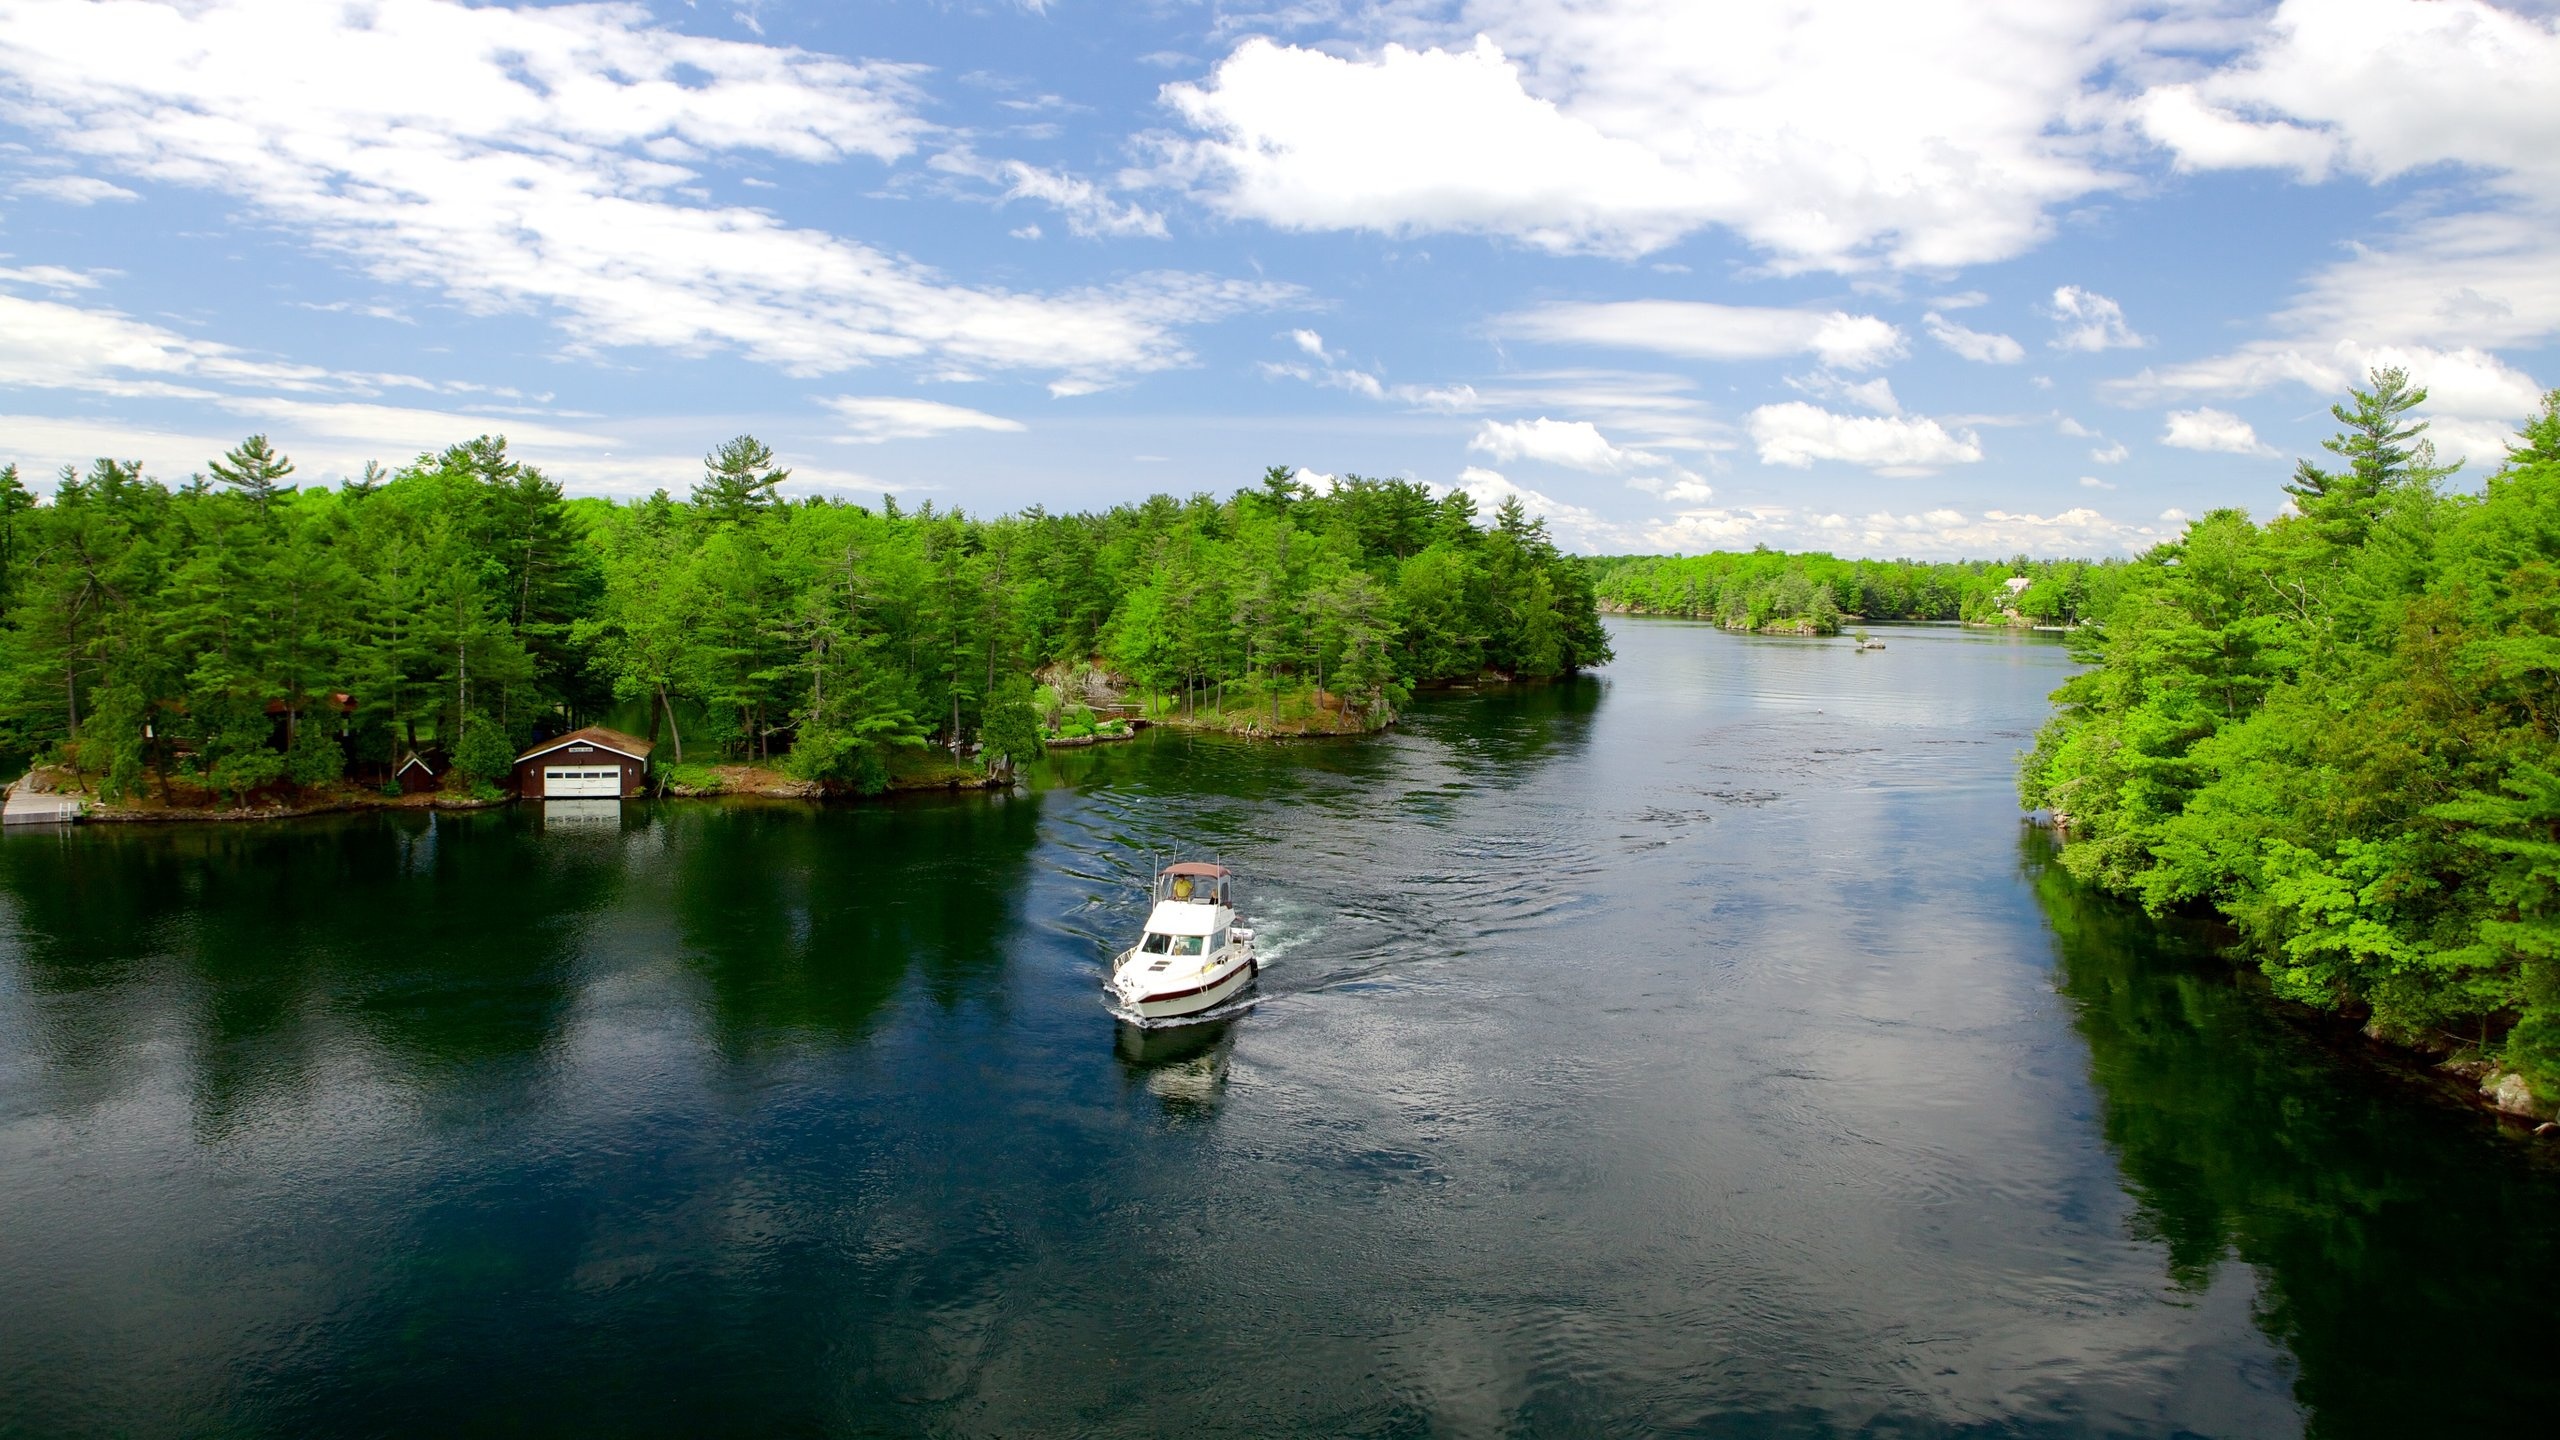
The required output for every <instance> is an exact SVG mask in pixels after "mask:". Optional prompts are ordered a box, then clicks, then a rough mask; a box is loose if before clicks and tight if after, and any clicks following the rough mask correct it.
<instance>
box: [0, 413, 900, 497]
mask: <svg viewBox="0 0 2560 1440" xmlns="http://www.w3.org/2000/svg"><path fill="white" fill-rule="evenodd" d="M228 403H229V406H230V408H232V409H234V410H235V411H236V412H237V413H239V414H241V415H242V416H243V417H244V418H246V419H247V420H249V421H250V422H251V423H254V424H255V425H257V426H258V427H259V428H261V429H264V430H266V431H267V432H268V433H269V434H270V435H271V437H272V438H273V439H274V441H275V443H276V448H278V449H279V450H282V451H283V452H285V453H286V454H287V455H289V456H291V457H292V459H293V462H294V466H295V475H294V479H295V480H296V481H298V482H301V483H305V484H325V483H327V482H328V481H329V480H330V479H331V478H333V477H344V476H348V475H353V474H356V473H358V472H360V471H362V470H363V468H364V464H365V462H366V461H368V460H379V461H383V462H385V463H389V464H395V465H396V464H400V463H404V462H406V461H407V460H409V459H410V458H411V457H413V456H416V455H418V454H420V453H423V452H429V451H436V450H441V449H443V448H444V447H445V446H447V445H451V444H453V443H455V442H456V441H459V440H467V439H469V438H470V437H472V436H474V435H480V434H489V433H497V434H503V435H505V436H506V437H507V448H508V453H509V454H511V455H514V456H515V457H516V458H518V459H520V460H526V461H530V462H532V463H534V464H537V465H539V466H541V467H542V469H543V470H544V472H545V473H547V474H549V475H550V476H551V478H553V479H555V480H558V481H560V482H561V483H562V484H563V485H565V486H567V487H568V488H569V489H570V490H571V491H572V492H573V493H576V494H582V495H599V494H600V495H623V496H637V495H646V494H648V493H649V492H650V491H652V490H656V489H658V488H660V487H662V486H663V487H665V488H668V489H671V490H675V491H679V492H681V491H682V490H683V489H684V488H685V486H686V485H688V484H690V483H691V482H692V481H693V480H694V479H695V478H696V477H698V476H700V475H701V473H702V457H701V455H700V453H699V452H694V453H690V454H684V453H674V452H663V453H662V452H657V451H653V450H650V449H649V448H647V447H645V446H631V445H626V444H623V443H619V442H617V441H616V440H615V439H614V438H612V437H610V436H605V435H599V434H590V433H587V432H583V431H576V430H569V429H563V428H560V427H557V426H550V425H541V424H531V423H528V422H527V421H525V420H524V419H523V418H522V417H519V416H502V415H475V414H468V413H454V412H443V411H433V410H403V409H400V408H398V407H394V406H381V405H328V404H304V403H303V402H297V401H286V400H276V399H271V398H267V399H258V398H252V399H248V400H234V401H231V402H228ZM243 428H244V429H245V428H247V427H246V426H245V425H244V426H243ZM0 436H6V437H7V442H6V443H7V444H8V445H9V446H10V449H9V451H8V453H7V454H5V455H0V460H14V461H16V462H18V463H19V466H20V469H21V472H22V473H23V474H24V475H25V476H26V477H27V480H28V482H29V483H30V484H35V483H38V482H39V481H41V480H42V479H43V478H44V477H45V476H47V475H49V474H51V473H53V472H55V471H57V470H58V469H59V468H60V467H62V466H64V465H70V466H73V467H74V468H77V469H82V470H85V469H87V468H88V466H89V462H90V461H91V460H92V459H94V458H95V457H97V456H100V455H112V456H114V457H116V458H117V459H120V460H139V461H141V462H142V463H143V465H144V466H145V468H146V470H147V472H148V473H150V474H153V475H157V476H160V477H162V478H163V479H174V478H175V477H177V476H180V475H184V474H187V473H190V472H193V471H198V470H201V469H203V468H204V466H205V464H206V462H207V461H209V460H211V459H212V458H213V457H215V456H217V455H220V454H222V453H223V452H224V451H226V450H228V449H230V448H231V447H232V446H234V445H237V444H239V443H240V434H239V433H238V432H236V431H222V432H218V433H217V432H210V431H201V430H192V429H170V428H167V427H164V426H159V425H153V424H148V423H140V422H136V421H133V420H129V419H124V418H120V417H119V418H110V419H88V418H80V417H69V418H66V417H62V416H50V415H0ZM791 472H792V474H791V481H790V483H789V485H788V486H787V487H786V488H788V489H790V490H791V491H793V492H795V493H804V494H805V493H809V492H813V491H846V490H861V491H881V490H903V489H906V488H909V487H907V486H904V485H901V484H897V483H894V482H884V481H880V480H876V479H873V478H871V477H870V476H867V475H863V474H861V473H859V472H856V471H851V470H844V469H838V468H833V467H829V466H825V465H813V464H807V463H803V462H801V461H800V460H798V459H797V458H796V457H795V458H794V459H793V460H792V461H791Z"/></svg>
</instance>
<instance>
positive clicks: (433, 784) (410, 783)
mask: <svg viewBox="0 0 2560 1440" xmlns="http://www.w3.org/2000/svg"><path fill="white" fill-rule="evenodd" d="M450 768H452V764H451V762H450V761H448V760H446V759H445V754H444V752H443V751H442V750H412V751H410V752H409V753H408V754H406V755H403V756H401V757H400V763H399V764H398V765H396V766H394V767H392V771H391V778H392V780H393V781H394V782H395V783H396V784H398V785H399V787H400V793H401V794H403V795H417V794H422V793H424V792H426V791H429V790H440V789H442V788H444V772H445V771H446V770H448V769H450Z"/></svg>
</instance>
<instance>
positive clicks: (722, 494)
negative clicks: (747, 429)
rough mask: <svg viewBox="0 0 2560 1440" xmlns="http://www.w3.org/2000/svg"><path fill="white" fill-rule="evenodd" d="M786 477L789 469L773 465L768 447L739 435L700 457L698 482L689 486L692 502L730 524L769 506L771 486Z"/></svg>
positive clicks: (752, 437) (747, 436) (748, 436)
mask: <svg viewBox="0 0 2560 1440" xmlns="http://www.w3.org/2000/svg"><path fill="white" fill-rule="evenodd" d="M790 478H791V472H790V471H788V470H780V469H776V468H775V467H774V463H773V451H772V449H771V448H769V447H768V446H766V445H765V443H764V442H763V441H761V440H758V439H757V438H756V437H754V436H753V435H741V436H739V437H738V438H737V439H735V440H732V441H730V442H729V443H728V444H726V445H723V446H721V447H720V448H719V449H717V450H714V451H712V452H711V453H710V454H708V455H705V456H703V457H702V483H701V484H699V485H696V486H694V487H693V503H694V504H696V505H699V506H701V507H702V508H704V509H705V510H708V511H710V512H711V513H712V515H713V517H714V518H716V519H720V520H725V521H729V522H731V523H733V524H734V523H736V522H737V521H740V520H744V519H745V518H747V517H748V516H749V515H751V514H754V513H756V512H758V511H762V510H770V509H772V508H773V506H774V487H775V486H777V485H780V484H781V483H782V482H783V481H785V480H788V479H790Z"/></svg>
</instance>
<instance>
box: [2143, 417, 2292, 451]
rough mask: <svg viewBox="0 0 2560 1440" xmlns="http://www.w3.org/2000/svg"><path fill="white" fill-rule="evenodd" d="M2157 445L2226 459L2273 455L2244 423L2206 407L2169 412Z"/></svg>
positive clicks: (2269, 447)
mask: <svg viewBox="0 0 2560 1440" xmlns="http://www.w3.org/2000/svg"><path fill="white" fill-rule="evenodd" d="M2160 443H2161V444H2163V445H2169V446H2174V447H2175V448H2177V449H2180V450H2215V451H2220V452H2222V453H2224V454H2228V455H2273V454H2274V453H2276V452H2275V450H2274V448H2273V447H2271V446H2269V445H2267V444H2265V443H2264V442H2262V441H2261V440H2259V439H2258V432H2257V431H2256V430H2253V429H2251V428H2250V426H2249V422H2248V421H2246V420H2243V419H2241V418H2240V417H2239V416H2237V415H2234V414H2231V413H2230V412H2228V411H2224V410H2216V409H2214V408H2213V407H2211V406H2209V405H2208V406H2204V407H2202V408H2199V409H2195V410H2172V411H2170V412H2169V416H2168V424H2167V427H2166V428H2165V429H2163V430H2162V431H2161V432H2160Z"/></svg>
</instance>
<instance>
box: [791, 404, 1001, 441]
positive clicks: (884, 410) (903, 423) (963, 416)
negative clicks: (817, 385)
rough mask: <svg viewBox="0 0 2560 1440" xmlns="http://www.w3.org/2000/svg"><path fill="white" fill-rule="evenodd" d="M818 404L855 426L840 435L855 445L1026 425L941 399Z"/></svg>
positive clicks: (840, 437) (842, 438)
mask: <svg viewBox="0 0 2560 1440" xmlns="http://www.w3.org/2000/svg"><path fill="white" fill-rule="evenodd" d="M818 403H819V404H821V405H824V406H826V407H827V408H828V409H830V410H832V411H834V412H835V413H836V414H837V415H838V416H839V417H841V418H842V419H843V420H844V422H845V423H846V424H847V425H848V426H849V427H851V430H850V433H849V434H846V435H842V436H839V437H837V438H838V439H840V440H843V441H844V442H846V443H848V444H855V445H876V444H879V443H880V442H881V441H884V440H912V439H920V438H923V437H925V436H931V435H948V434H950V433H952V432H954V431H958V430H999V431H1008V432H1009V431H1018V430H1021V429H1022V428H1023V424H1022V422H1021V421H1019V420H1008V419H1006V418H1005V417H1004V416H1002V415H990V414H988V413H987V412H986V411H984V410H971V409H969V408H968V407H966V406H962V405H946V404H944V403H942V402H941V401H939V400H915V399H909V398H907V397H904V396H897V395H836V396H831V397H828V398H825V399H821V400H820V401H819V402H818Z"/></svg>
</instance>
